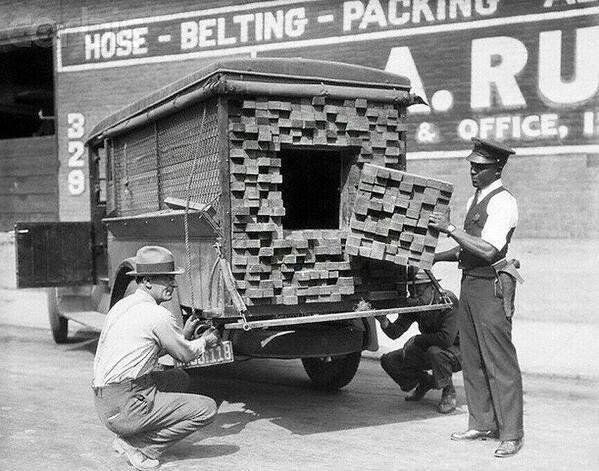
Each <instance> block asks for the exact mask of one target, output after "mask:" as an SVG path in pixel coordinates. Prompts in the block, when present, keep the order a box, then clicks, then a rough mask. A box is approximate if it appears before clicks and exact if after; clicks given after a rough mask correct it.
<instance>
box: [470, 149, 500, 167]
mask: <svg viewBox="0 0 599 471" xmlns="http://www.w3.org/2000/svg"><path fill="white" fill-rule="evenodd" d="M466 160H467V161H468V162H472V163H475V164H487V165H491V164H496V163H497V160H495V159H490V158H488V157H485V156H484V155H481V154H479V153H478V152H472V154H470V155H469V156H468V157H466Z"/></svg>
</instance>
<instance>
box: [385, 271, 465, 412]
mask: <svg viewBox="0 0 599 471" xmlns="http://www.w3.org/2000/svg"><path fill="white" fill-rule="evenodd" d="M408 290H409V293H410V299H409V303H410V304H412V305H414V306H416V305H428V304H437V303H441V302H442V300H441V295H440V294H439V292H438V291H437V290H436V289H435V287H434V285H433V284H432V282H431V280H430V279H429V277H428V275H427V274H426V273H425V272H424V271H422V270H420V271H418V272H417V273H416V275H415V276H413V278H412V280H411V281H410V282H409V284H408ZM445 293H446V294H447V295H448V296H449V298H450V299H451V301H452V303H453V307H452V308H450V309H445V310H442V311H424V312H416V313H412V314H404V315H401V314H400V315H399V316H398V317H397V319H396V320H395V321H394V322H391V321H389V319H388V318H387V316H379V317H377V320H378V321H379V322H380V324H381V328H382V329H383V332H384V333H385V334H386V335H387V336H388V337H389V338H391V339H397V338H399V337H400V336H402V335H403V334H404V333H405V332H406V331H407V330H408V329H409V328H410V326H411V325H412V324H413V323H414V322H416V323H418V328H419V330H420V334H418V335H416V336H414V337H412V338H410V339H409V340H408V341H407V342H406V343H405V345H404V346H403V348H400V349H399V350H395V351H392V352H389V353H386V354H384V355H383V356H382V357H381V366H382V367H383V369H384V370H385V371H386V372H387V374H388V375H389V376H391V378H392V379H393V380H394V381H395V382H396V383H397V384H398V385H399V387H400V388H401V390H402V391H406V392H408V391H411V390H412V389H414V388H415V389H414V391H413V392H412V393H411V394H410V395H408V396H406V398H405V399H406V401H419V400H420V399H422V398H423V397H424V395H425V394H426V393H427V392H428V391H430V390H431V389H442V394H441V402H439V405H438V406H437V410H438V411H439V412H440V413H442V414H447V413H449V412H452V411H453V410H455V408H456V392H455V389H454V387H453V382H452V380H451V376H452V373H454V372H457V371H460V370H461V369H462V367H461V360H460V347H459V339H458V335H457V332H458V326H457V317H456V316H457V307H458V300H457V298H456V296H455V295H454V294H453V293H451V292H450V291H446V292H445ZM428 370H431V371H432V375H431V374H429V373H428Z"/></svg>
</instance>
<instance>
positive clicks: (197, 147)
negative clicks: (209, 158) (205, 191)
mask: <svg viewBox="0 0 599 471" xmlns="http://www.w3.org/2000/svg"><path fill="white" fill-rule="evenodd" d="M205 118H206V106H204V109H203V112H202V121H201V123H200V132H199V134H198V140H197V141H196V145H195V146H194V149H195V156H194V159H193V166H192V168H191V173H190V174H189V178H188V180H187V198H186V201H185V217H184V218H183V227H184V230H185V255H186V256H187V264H186V269H187V270H186V271H187V279H188V281H189V293H190V296H191V315H192V316H195V313H196V308H195V295H194V289H193V279H192V276H191V245H190V243H189V221H188V217H189V202H190V200H191V183H192V181H193V176H194V174H195V171H196V168H197V163H198V159H199V155H200V152H199V151H200V142H201V140H202V133H203V131H204V120H205Z"/></svg>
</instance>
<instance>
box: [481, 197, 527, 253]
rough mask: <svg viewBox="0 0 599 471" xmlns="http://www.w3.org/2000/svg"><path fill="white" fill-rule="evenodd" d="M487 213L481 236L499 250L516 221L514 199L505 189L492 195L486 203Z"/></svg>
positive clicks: (516, 214)
mask: <svg viewBox="0 0 599 471" xmlns="http://www.w3.org/2000/svg"><path fill="white" fill-rule="evenodd" d="M487 215H488V216H487V220H486V222H485V227H484V228H483V230H482V233H481V238H482V239H483V240H484V241H486V242H488V243H489V244H491V245H492V246H493V247H495V248H496V249H497V250H499V251H500V250H501V249H503V247H504V246H505V244H506V243H507V235H508V233H509V232H510V230H511V229H512V228H514V227H516V224H517V223H518V205H517V203H516V199H515V198H514V197H513V196H512V195H510V194H509V193H508V192H507V191H503V192H501V193H499V194H497V195H495V196H493V198H491V200H490V201H489V204H488V205H487Z"/></svg>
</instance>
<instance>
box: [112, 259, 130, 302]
mask: <svg viewBox="0 0 599 471" xmlns="http://www.w3.org/2000/svg"><path fill="white" fill-rule="evenodd" d="M134 268H135V258H134V257H129V258H126V259H125V260H123V261H122V262H121V263H120V264H119V266H118V267H117V269H116V270H115V272H114V278H113V279H114V283H113V284H112V290H111V293H110V307H112V306H114V305H115V304H116V303H117V302H118V301H120V300H121V299H123V298H124V297H125V292H126V291H127V286H129V283H130V282H131V280H133V277H131V276H129V275H127V272H129V271H131V270H133V269H134Z"/></svg>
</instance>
